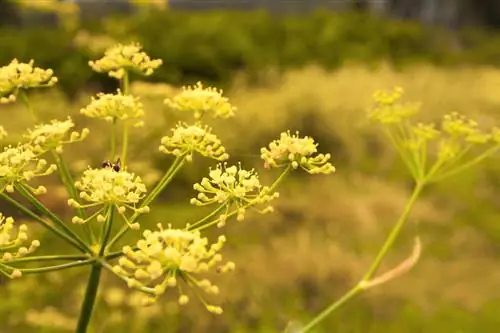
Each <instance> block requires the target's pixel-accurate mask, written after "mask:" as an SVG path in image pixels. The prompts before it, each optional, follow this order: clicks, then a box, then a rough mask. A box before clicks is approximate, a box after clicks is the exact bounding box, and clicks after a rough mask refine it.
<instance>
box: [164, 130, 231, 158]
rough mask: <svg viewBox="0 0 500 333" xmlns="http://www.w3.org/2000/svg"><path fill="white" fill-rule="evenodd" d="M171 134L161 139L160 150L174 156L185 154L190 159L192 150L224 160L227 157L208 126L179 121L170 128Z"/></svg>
mask: <svg viewBox="0 0 500 333" xmlns="http://www.w3.org/2000/svg"><path fill="white" fill-rule="evenodd" d="M172 132H173V134H172V135H171V136H165V137H163V138H162V139H161V145H160V148H159V149H160V151H161V152H163V153H165V154H172V155H175V156H182V155H187V156H188V157H189V158H190V159H191V160H192V154H193V152H197V153H199V154H201V155H202V156H205V157H209V158H213V159H215V160H218V161H224V160H227V159H228V158H229V155H228V154H227V153H226V150H225V148H224V147H223V146H222V143H221V141H220V140H219V138H217V136H216V135H215V134H212V133H211V129H210V128H209V127H208V126H202V125H201V124H196V125H187V124H184V123H179V124H177V126H176V127H175V128H174V129H172Z"/></svg>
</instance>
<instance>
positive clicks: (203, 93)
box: [165, 82, 236, 119]
mask: <svg viewBox="0 0 500 333" xmlns="http://www.w3.org/2000/svg"><path fill="white" fill-rule="evenodd" d="M165 104H166V105H167V106H168V107H170V108H171V109H173V110H178V111H184V112H193V113H194V117H195V118H196V119H200V118H201V117H202V116H203V115H205V114H208V115H209V116H212V117H214V118H222V119H226V118H229V117H232V116H234V111H235V110H236V108H235V107H234V106H232V105H231V104H230V103H229V99H228V98H227V97H224V96H222V90H218V89H216V88H213V87H208V88H204V87H203V85H202V83H201V82H198V83H197V84H196V85H195V86H185V87H182V91H181V92H180V93H179V94H177V95H176V96H174V97H173V98H172V99H170V98H167V99H165Z"/></svg>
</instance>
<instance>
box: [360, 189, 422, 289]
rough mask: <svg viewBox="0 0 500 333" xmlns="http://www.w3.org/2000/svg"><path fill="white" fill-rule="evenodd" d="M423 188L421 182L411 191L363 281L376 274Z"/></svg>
mask: <svg viewBox="0 0 500 333" xmlns="http://www.w3.org/2000/svg"><path fill="white" fill-rule="evenodd" d="M424 186H425V183H421V182H419V183H416V185H415V187H414V189H413V193H412V195H411V197H410V199H409V200H408V201H407V203H406V205H405V207H404V208H403V212H402V214H401V216H400V217H399V219H398V221H397V222H396V225H395V226H394V228H392V230H391V232H390V234H389V236H388V237H387V239H386V241H385V242H384V244H383V245H382V248H381V249H380V251H379V252H378V254H377V256H376V257H375V260H374V261H373V263H372V264H371V266H370V268H369V269H368V271H367V272H366V274H365V276H364V277H363V280H364V281H368V280H370V279H371V278H372V277H373V276H374V275H375V274H376V273H377V270H378V268H379V267H380V264H381V263H382V260H383V259H384V257H385V256H386V255H387V252H389V250H390V249H391V247H392V246H393V245H394V242H395V241H396V239H397V237H398V236H399V234H400V232H401V230H402V229H403V226H404V224H405V222H406V221H407V220H408V216H409V215H410V212H411V210H412V208H413V206H414V205H415V202H416V201H417V199H418V197H419V196H420V194H421V193H422V190H423V189H424Z"/></svg>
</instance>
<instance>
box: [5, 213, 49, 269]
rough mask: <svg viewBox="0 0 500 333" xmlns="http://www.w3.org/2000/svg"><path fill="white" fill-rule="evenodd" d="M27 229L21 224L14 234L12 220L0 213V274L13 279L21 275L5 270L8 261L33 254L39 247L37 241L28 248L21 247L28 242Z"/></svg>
mask: <svg viewBox="0 0 500 333" xmlns="http://www.w3.org/2000/svg"><path fill="white" fill-rule="evenodd" d="M27 232H28V227H27V226H26V225H25V224H21V225H20V226H19V227H18V229H17V233H15V232H14V219H13V218H12V217H5V216H4V215H2V213H0V253H1V255H2V257H1V258H0V263H2V265H0V273H2V274H4V275H6V276H8V277H11V278H14V277H19V276H20V275H21V271H19V270H16V269H14V268H11V267H9V268H7V267H8V263H9V261H11V260H12V259H15V258H20V257H24V256H26V255H27V254H29V253H32V252H34V251H35V250H36V249H37V248H38V247H39V246H40V242H39V241H38V240H33V241H31V243H30V245H29V246H28V247H26V246H23V244H25V243H26V242H27V240H28V233H27Z"/></svg>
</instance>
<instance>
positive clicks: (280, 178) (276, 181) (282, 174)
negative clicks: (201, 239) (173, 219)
mask: <svg viewBox="0 0 500 333" xmlns="http://www.w3.org/2000/svg"><path fill="white" fill-rule="evenodd" d="M291 170H292V166H291V165H288V166H287V167H286V168H285V170H283V172H282V173H281V174H280V175H279V177H278V178H276V180H275V181H274V182H273V184H272V185H271V186H270V187H269V193H271V192H272V191H274V189H275V188H276V187H277V186H278V185H279V184H280V183H281V182H282V181H283V179H285V177H286V175H288V173H289V172H290V171H291ZM252 204H253V203H252V202H249V203H248V204H246V205H245V206H243V208H244V209H247V208H248V207H250V206H252ZM236 214H238V209H236V210H233V211H232V212H231V213H227V214H225V215H226V219H228V218H230V217H232V216H234V215H236ZM219 222H220V221H219V219H215V220H213V221H211V222H208V223H207V224H203V225H201V226H199V227H197V228H192V226H189V228H188V230H198V231H201V230H205V229H207V228H210V227H212V226H214V225H217V224H218V223H219Z"/></svg>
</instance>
